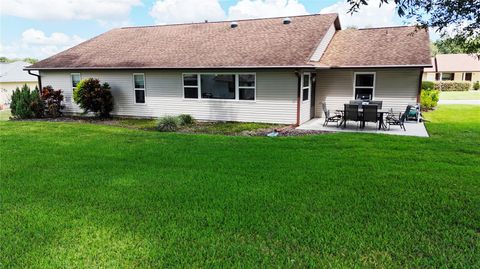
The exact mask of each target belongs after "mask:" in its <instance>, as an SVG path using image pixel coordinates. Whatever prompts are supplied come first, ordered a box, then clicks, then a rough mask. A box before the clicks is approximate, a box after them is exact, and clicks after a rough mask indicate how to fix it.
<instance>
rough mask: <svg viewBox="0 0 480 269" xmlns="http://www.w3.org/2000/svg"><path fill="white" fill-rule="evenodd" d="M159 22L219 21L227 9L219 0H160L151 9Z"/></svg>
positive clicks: (152, 14) (151, 13) (151, 12)
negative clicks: (223, 7)
mask: <svg viewBox="0 0 480 269" xmlns="http://www.w3.org/2000/svg"><path fill="white" fill-rule="evenodd" d="M150 15H151V16H152V17H153V18H154V19H155V22H156V23H157V24H167V23H183V22H201V21H204V20H209V21H218V20H223V19H224V18H225V11H224V10H223V9H222V7H221V6H220V3H219V2H218V0H158V1H157V2H156V3H155V4H154V5H153V7H152V9H151V10H150Z"/></svg>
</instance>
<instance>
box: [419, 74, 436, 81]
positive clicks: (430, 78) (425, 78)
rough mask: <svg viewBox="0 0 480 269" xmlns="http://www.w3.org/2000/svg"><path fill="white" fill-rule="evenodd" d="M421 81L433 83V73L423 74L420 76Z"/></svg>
mask: <svg viewBox="0 0 480 269" xmlns="http://www.w3.org/2000/svg"><path fill="white" fill-rule="evenodd" d="M422 80H423V81H435V73H432V72H424V73H423V76H422Z"/></svg>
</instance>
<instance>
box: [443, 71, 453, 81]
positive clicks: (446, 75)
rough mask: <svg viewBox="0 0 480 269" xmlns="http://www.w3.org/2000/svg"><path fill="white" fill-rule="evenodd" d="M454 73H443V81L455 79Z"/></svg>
mask: <svg viewBox="0 0 480 269" xmlns="http://www.w3.org/2000/svg"><path fill="white" fill-rule="evenodd" d="M454 75H455V74H454V73H442V81H443V80H453V77H454Z"/></svg>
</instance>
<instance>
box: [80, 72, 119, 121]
mask: <svg viewBox="0 0 480 269" xmlns="http://www.w3.org/2000/svg"><path fill="white" fill-rule="evenodd" d="M73 100H74V101H75V103H77V104H78V105H79V106H80V107H81V108H82V109H83V111H84V113H87V112H89V111H91V112H94V113H96V114H97V115H98V116H100V117H102V118H105V117H109V116H110V112H111V111H112V110H113V96H112V92H111V91H110V86H109V85H108V83H103V84H100V81H99V80H98V79H96V78H86V79H83V80H81V81H80V82H79V83H78V84H77V87H76V88H75V89H74V91H73Z"/></svg>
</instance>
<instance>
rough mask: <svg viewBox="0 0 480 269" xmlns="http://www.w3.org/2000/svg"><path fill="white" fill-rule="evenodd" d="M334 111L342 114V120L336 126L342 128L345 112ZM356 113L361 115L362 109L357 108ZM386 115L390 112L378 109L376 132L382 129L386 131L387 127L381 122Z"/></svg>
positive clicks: (341, 110) (340, 110)
mask: <svg viewBox="0 0 480 269" xmlns="http://www.w3.org/2000/svg"><path fill="white" fill-rule="evenodd" d="M335 111H337V112H339V113H341V114H342V120H341V121H340V124H339V125H338V126H342V123H343V122H344V121H345V119H344V115H345V110H344V109H337V110H335ZM358 113H359V114H363V108H361V107H360V108H358ZM388 113H390V110H385V109H383V110H381V109H380V110H378V111H377V115H378V121H379V122H380V124H379V125H378V130H380V129H381V128H382V127H383V128H384V129H387V125H386V124H385V121H384V120H383V118H384V115H385V114H388ZM362 117H363V116H362Z"/></svg>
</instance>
